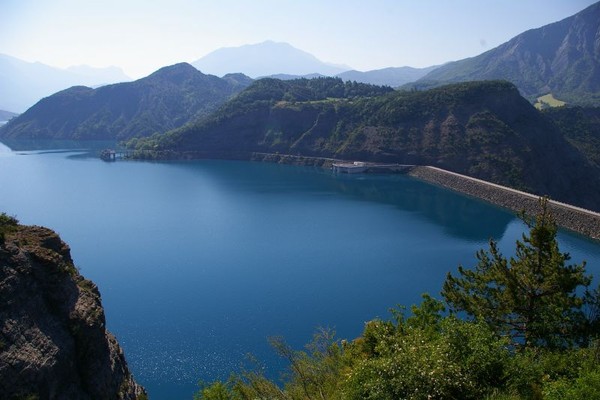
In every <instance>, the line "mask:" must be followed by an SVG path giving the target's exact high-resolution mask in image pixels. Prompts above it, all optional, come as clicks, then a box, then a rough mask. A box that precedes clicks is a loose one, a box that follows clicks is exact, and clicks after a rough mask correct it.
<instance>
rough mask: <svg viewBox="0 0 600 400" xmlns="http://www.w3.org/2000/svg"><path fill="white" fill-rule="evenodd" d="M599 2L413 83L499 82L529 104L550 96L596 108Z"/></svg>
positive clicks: (598, 92) (598, 94)
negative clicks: (515, 90)
mask: <svg viewBox="0 0 600 400" xmlns="http://www.w3.org/2000/svg"><path fill="white" fill-rule="evenodd" d="M598 37H600V2H598V3H596V4H593V5H591V6H589V7H587V8H586V9H584V10H583V11H580V12H579V13H577V14H575V15H572V16H570V17H567V18H565V19H563V20H561V21H558V22H554V23H551V24H548V25H545V26H542V27H540V28H537V29H530V30H528V31H525V32H523V33H521V34H520V35H517V36H515V37H514V38H512V39H510V40H509V41H507V42H505V43H503V44H501V45H499V46H498V47H496V48H494V49H491V50H488V51H486V52H485V53H482V54H480V55H478V56H476V57H471V58H466V59H464V60H459V61H455V62H451V63H447V64H445V65H443V66H441V67H439V68H437V69H436V70H434V71H432V72H430V73H429V74H427V75H426V76H425V77H423V78H421V79H420V80H419V81H417V82H416V83H415V86H416V87H418V88H427V87H432V86H436V85H442V84H445V83H451V82H462V81H469V80H481V79H505V80H509V81H511V82H513V83H515V84H516V85H517V87H518V88H519V90H520V91H521V93H522V94H523V95H524V96H525V97H527V98H528V99H529V100H530V101H532V100H534V99H535V98H537V97H539V96H542V95H546V94H549V93H551V94H553V95H554V97H556V98H557V99H560V100H564V101H566V102H567V103H571V104H580V105H594V104H595V105H598V104H600V41H599V40H598V39H597V38H598Z"/></svg>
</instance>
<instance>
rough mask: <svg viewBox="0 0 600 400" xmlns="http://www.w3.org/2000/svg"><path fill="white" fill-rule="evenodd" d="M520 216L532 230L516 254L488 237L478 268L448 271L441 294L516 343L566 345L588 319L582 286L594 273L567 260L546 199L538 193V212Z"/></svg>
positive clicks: (527, 345) (519, 242)
mask: <svg viewBox="0 0 600 400" xmlns="http://www.w3.org/2000/svg"><path fill="white" fill-rule="evenodd" d="M521 218H522V219H523V221H524V222H525V223H526V224H527V226H528V227H529V229H530V231H529V235H526V234H523V239H522V241H521V240H518V241H517V244H516V246H517V248H516V256H515V257H511V258H510V259H508V260H507V259H506V258H505V257H504V256H503V255H502V254H501V253H500V251H499V250H498V247H497V243H496V242H495V241H494V240H490V248H489V250H488V251H485V250H480V251H479V252H477V259H478V263H477V266H476V267H475V269H472V270H471V269H465V268H463V267H462V266H459V268H458V272H459V276H458V277H455V276H453V275H452V274H451V273H448V276H447V278H446V281H445V283H444V287H443V290H442V295H443V296H444V298H445V300H446V302H447V303H448V304H449V305H450V308H451V310H452V311H459V312H466V313H467V314H468V315H470V316H471V317H474V318H476V319H478V320H483V321H485V322H486V323H487V324H488V325H489V326H490V327H492V329H494V330H495V331H496V332H497V333H499V334H501V335H505V336H508V337H510V338H511V340H512V342H513V344H515V345H516V346H523V347H530V346H547V347H564V346H568V345H570V344H572V343H573V342H574V341H575V340H577V339H578V334H579V333H581V327H582V326H583V325H584V314H583V311H582V305H583V302H584V300H583V296H580V295H579V294H578V289H579V288H580V287H587V286H588V285H589V284H590V282H591V278H590V277H589V276H588V275H586V273H585V262H584V263H581V264H579V265H572V264H571V265H567V264H566V263H567V261H569V259H570V256H569V254H568V253H561V252H560V251H559V248H558V242H557V240H556V234H557V225H556V222H555V221H554V218H553V217H552V215H551V213H550V211H549V210H548V200H547V199H545V198H542V199H540V212H539V213H538V215H537V216H536V217H535V218H529V217H527V216H525V214H524V213H523V214H522V215H521Z"/></svg>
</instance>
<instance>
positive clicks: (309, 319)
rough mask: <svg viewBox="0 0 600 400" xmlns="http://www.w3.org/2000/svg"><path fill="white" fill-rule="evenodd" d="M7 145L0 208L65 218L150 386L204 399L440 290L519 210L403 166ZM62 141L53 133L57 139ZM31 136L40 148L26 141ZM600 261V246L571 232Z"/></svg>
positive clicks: (27, 219) (64, 228)
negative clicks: (318, 336)
mask: <svg viewBox="0 0 600 400" xmlns="http://www.w3.org/2000/svg"><path fill="white" fill-rule="evenodd" d="M10 145H11V146H12V147H13V148H18V149H19V150H18V151H10V149H8V148H6V147H2V146H0V210H2V211H5V212H8V213H10V214H16V215H17V217H18V218H19V219H20V220H21V222H23V223H26V224H37V225H45V226H48V227H50V228H53V229H55V230H56V231H58V232H59V233H60V234H61V236H62V237H63V239H64V240H65V241H67V242H68V243H69V244H70V246H71V248H72V255H73V258H74V260H75V262H76V264H77V265H78V267H79V268H80V269H81V272H82V273H83V274H84V275H85V276H86V277H88V278H90V279H92V280H94V281H95V282H96V283H97V284H98V286H99V288H100V291H101V293H102V298H103V303H104V306H105V309H106V315H107V323H108V327H109V329H110V330H111V331H113V332H114V333H115V334H116V336H117V338H118V339H119V341H120V342H121V344H122V345H123V347H124V349H125V352H126V357H127V359H128V361H129V364H130V367H131V369H132V370H133V372H134V374H135V376H136V378H137V380H138V381H139V382H141V383H142V384H144V385H145V386H146V387H147V388H148V389H149V392H150V395H151V398H152V399H158V400H160V399H179V398H191V393H192V392H193V390H194V388H195V384H196V382H197V381H198V380H200V379H202V380H205V381H210V380H213V379H216V378H226V377H227V376H228V374H229V372H231V371H234V370H236V369H237V368H238V367H239V365H240V363H242V362H244V360H245V357H246V354H247V353H249V352H250V353H253V354H254V355H255V356H256V357H257V358H258V359H260V360H263V361H264V362H266V363H268V364H270V365H274V367H272V368H271V369H270V370H269V373H270V374H272V375H273V376H276V375H277V373H278V368H281V367H282V364H281V363H280V362H279V360H278V359H277V358H276V356H275V355H274V354H273V352H272V351H271V350H270V349H269V346H268V344H267V337H269V336H273V335H283V336H284V337H286V339H287V340H288V341H289V342H290V343H291V344H292V345H293V346H295V347H298V348H300V347H301V346H302V345H303V344H304V343H306V342H308V341H309V340H310V338H311V336H312V333H313V332H314V330H315V328H316V327H318V326H324V327H331V328H334V329H335V330H336V332H337V336H338V337H341V338H349V339H351V338H353V337H356V336H357V335H359V334H360V332H361V330H362V327H363V324H364V322H365V321H367V320H370V319H372V318H374V317H377V316H379V317H382V318H388V317H389V312H388V309H389V308H390V307H393V306H395V305H396V304H406V305H410V304H412V303H415V302H418V301H419V299H420V294H421V293H423V292H429V293H432V294H434V295H437V293H438V292H439V289H440V287H441V284H442V282H443V280H444V277H445V274H446V273H447V272H448V271H454V270H455V269H456V267H457V265H458V264H464V265H466V266H469V265H473V263H474V260H475V257H474V254H475V252H476V251H477V250H478V249H480V248H482V247H487V241H488V239H489V238H490V237H494V238H496V239H497V240H499V241H500V247H501V249H502V250H503V251H504V253H505V254H507V255H508V254H511V253H512V251H513V249H514V242H515V240H516V239H517V238H519V237H520V235H521V233H522V232H523V230H524V227H523V225H522V224H521V223H520V222H519V221H518V220H517V219H516V218H515V217H514V216H513V215H512V214H511V213H510V212H507V211H505V210H502V209H498V208H496V207H492V206H490V205H487V204H485V203H483V202H480V201H478V200H476V199H472V198H468V197H465V196H461V195H458V194H455V193H452V192H449V191H447V190H444V189H440V188H437V187H434V186H431V185H428V184H425V183H422V182H419V181H416V180H413V179H411V178H408V177H405V176H401V175H357V176H348V175H334V174H332V173H331V172H329V171H325V170H321V169H313V168H306V167H294V166H282V165H275V164H263V163H252V162H240V161H212V160H205V161H197V162H170V163H143V162H116V163H105V162H102V161H100V160H99V159H98V158H96V157H93V156H90V155H89V154H88V153H87V151H85V150H82V148H84V147H87V146H89V144H86V145H82V144H80V143H77V144H72V143H70V144H69V143H59V144H55V145H54V146H53V147H60V148H62V149H63V151H50V152H49V151H42V150H40V149H41V148H42V147H44V146H46V147H47V144H45V145H44V146H40V144H39V143H38V144H32V143H28V144H27V143H26V144H20V145H17V144H15V143H10ZM51 147H52V146H51ZM27 149H35V150H33V151H27ZM560 243H561V249H562V250H563V251H568V252H570V253H571V255H572V256H573V261H575V262H580V261H581V260H584V259H585V260H587V261H588V270H589V271H590V272H592V273H593V274H595V275H599V272H600V270H599V268H600V245H599V244H598V243H597V242H592V241H589V240H586V239H584V238H581V237H579V236H576V235H572V234H568V233H565V232H561V234H560Z"/></svg>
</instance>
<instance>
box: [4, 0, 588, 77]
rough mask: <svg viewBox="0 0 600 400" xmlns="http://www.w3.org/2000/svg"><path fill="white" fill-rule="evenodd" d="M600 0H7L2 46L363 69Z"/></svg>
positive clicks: (453, 52)
mask: <svg viewBox="0 0 600 400" xmlns="http://www.w3.org/2000/svg"><path fill="white" fill-rule="evenodd" d="M595 2H596V0H370V1H358V0H339V1H338V0H329V1H327V0H320V1H317V0H296V1H291V0H252V1H250V0H249V1H242V0H214V1H208V0H2V3H1V5H0V53H3V54H8V55H11V56H14V57H17V58H20V59H23V60H26V61H40V62H43V63H45V64H49V65H52V66H57V67H68V66H71V65H80V64H87V65H92V66H96V67H104V66H109V65H116V66H119V67H121V68H123V70H124V71H125V73H127V74H128V75H130V76H131V77H132V78H140V77H142V76H145V75H147V74H149V73H151V72H153V71H155V70H156V69H158V68H160V67H162V66H165V65H171V64H175V63H177V62H181V61H188V62H191V61H195V60H197V59H198V58H200V57H202V56H204V55H206V54H207V53H209V52H211V51H213V50H215V49H218V48H220V47H231V46H240V45H243V44H251V43H258V42H262V41H265V40H274V41H277V42H288V43H290V44H291V45H293V46H294V47H297V48H299V49H302V50H305V51H307V52H309V53H312V54H313V55H315V56H316V57H317V58H319V59H321V60H322V61H326V62H332V63H337V64H345V65H348V66H351V67H352V68H354V69H358V70H362V71H365V70H370V69H377V68H384V67H390V66H394V67H400V66H404V65H408V66H413V67H426V66H430V65H435V64H440V63H443V62H446V61H452V60H457V59H461V58H465V57H472V56H475V55H478V54H480V53H482V52H483V51H485V50H489V49H491V48H493V47H495V46H497V45H499V44H501V43H503V42H505V41H507V40H509V39H510V38H512V37H513V36H515V35H517V34H519V33H521V32H523V31H525V30H528V29H532V28H538V27H540V26H542V25H546V24H548V23H551V22H555V21H558V20H561V19H563V18H566V17H568V16H570V15H572V14H575V13H576V12H578V11H580V10H582V9H584V8H585V7H587V6H588V5H590V4H593V3H595Z"/></svg>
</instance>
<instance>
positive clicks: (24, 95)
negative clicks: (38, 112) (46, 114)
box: [0, 54, 131, 113]
mask: <svg viewBox="0 0 600 400" xmlns="http://www.w3.org/2000/svg"><path fill="white" fill-rule="evenodd" d="M129 80H131V78H129V77H128V76H127V75H125V74H124V73H123V71H122V70H121V69H120V68H117V67H107V68H93V67H88V66H77V67H71V68H68V69H60V68H55V67H51V66H48V65H45V64H42V63H38V62H36V63H30V62H26V61H23V60H19V59H18V58H15V57H11V56H8V55H5V54H0V88H2V91H1V93H0V110H7V111H12V112H17V113H19V112H23V111H25V110H26V109H28V108H29V107H31V106H32V105H34V104H35V103H36V102H38V101H39V100H40V99H41V98H43V97H46V96H50V95H51V94H53V93H56V92H58V91H60V90H63V89H66V88H68V87H71V86H75V85H85V86H98V85H104V84H108V83H115V82H123V81H129Z"/></svg>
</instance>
